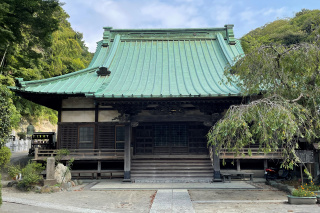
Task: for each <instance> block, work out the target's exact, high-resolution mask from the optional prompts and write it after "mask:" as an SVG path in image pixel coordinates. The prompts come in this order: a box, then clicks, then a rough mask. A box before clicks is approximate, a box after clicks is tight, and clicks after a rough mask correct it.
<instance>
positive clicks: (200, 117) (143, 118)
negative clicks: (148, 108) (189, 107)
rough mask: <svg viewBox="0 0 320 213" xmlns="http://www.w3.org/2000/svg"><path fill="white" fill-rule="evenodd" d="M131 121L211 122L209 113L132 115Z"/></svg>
mask: <svg viewBox="0 0 320 213" xmlns="http://www.w3.org/2000/svg"><path fill="white" fill-rule="evenodd" d="M131 121H133V122H168V121H189V122H190V121H199V122H212V118H211V116H210V115H152V116H149V115H136V116H132V118H131Z"/></svg>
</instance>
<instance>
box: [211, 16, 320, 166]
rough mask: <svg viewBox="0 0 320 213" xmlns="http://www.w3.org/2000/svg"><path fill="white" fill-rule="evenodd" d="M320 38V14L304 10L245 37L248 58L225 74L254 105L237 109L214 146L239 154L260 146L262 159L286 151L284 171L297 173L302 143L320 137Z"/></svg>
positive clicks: (218, 127) (214, 136) (217, 128)
mask: <svg viewBox="0 0 320 213" xmlns="http://www.w3.org/2000/svg"><path fill="white" fill-rule="evenodd" d="M319 35H320V11H319V10H313V11H309V10H302V11H301V12H299V13H297V14H296V16H295V17H294V18H292V19H285V20H277V21H274V22H272V23H270V24H267V25H265V26H263V27H262V28H258V29H256V30H253V31H251V32H250V33H248V34H247V35H246V36H244V38H243V39H242V44H243V46H244V48H245V51H246V56H245V57H243V58H241V59H239V60H238V61H237V63H236V64H235V65H234V66H233V67H232V68H231V69H228V70H226V71H225V74H226V75H227V76H228V81H229V82H233V83H235V84H237V85H238V86H239V87H240V88H242V92H243V95H244V96H250V102H249V103H247V104H245V105H240V106H232V107H231V108H230V109H229V110H228V111H227V112H226V114H225V115H224V117H223V119H221V120H220V121H218V122H217V123H216V124H215V125H214V126H213V127H212V128H211V130H210V132H209V133H208V141H209V142H208V143H209V144H210V145H215V146H217V148H218V149H217V151H220V150H222V149H225V150H227V151H233V152H236V153H237V154H240V153H241V152H242V150H243V149H244V147H246V146H249V145H250V144H257V145H259V150H260V152H261V153H268V152H271V151H280V152H281V154H282V156H283V158H284V161H283V164H282V166H284V167H286V168H293V165H296V163H298V162H299V159H298V158H297V156H296V154H295V151H294V149H295V148H298V143H297V142H298V138H306V139H307V141H309V142H312V141H314V140H315V139H316V138H318V137H319V136H320V133H319V127H320V116H319V115H320V114H319V106H320V98H319V97H320V96H319V95H320V87H319V86H320V40H319V38H320V36H319ZM254 94H256V95H254ZM250 154H251V152H250V150H249V155H250Z"/></svg>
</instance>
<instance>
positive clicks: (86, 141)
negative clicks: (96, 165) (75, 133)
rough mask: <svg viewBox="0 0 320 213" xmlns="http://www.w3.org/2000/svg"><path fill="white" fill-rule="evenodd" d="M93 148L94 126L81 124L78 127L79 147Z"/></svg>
mask: <svg viewBox="0 0 320 213" xmlns="http://www.w3.org/2000/svg"><path fill="white" fill-rule="evenodd" d="M93 148H94V127H93V126H83V127H79V149H93Z"/></svg>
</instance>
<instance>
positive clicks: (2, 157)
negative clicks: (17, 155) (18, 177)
mask: <svg viewBox="0 0 320 213" xmlns="http://www.w3.org/2000/svg"><path fill="white" fill-rule="evenodd" d="M10 157H11V151H10V149H9V148H8V147H6V146H3V147H1V148H0V169H1V168H3V167H4V166H5V165H7V164H8V163H9V162H10Z"/></svg>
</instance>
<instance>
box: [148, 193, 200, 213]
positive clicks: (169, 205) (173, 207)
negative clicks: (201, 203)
mask: <svg viewBox="0 0 320 213" xmlns="http://www.w3.org/2000/svg"><path fill="white" fill-rule="evenodd" d="M169 212H177V213H178V212H179V213H180V212H190V213H195V211H194V210H193V207H192V202H191V200H190V196H189V193H188V190H186V189H160V190H158V191H157V195H156V197H155V199H154V200H153V204H152V207H151V210H150V213H169Z"/></svg>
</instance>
